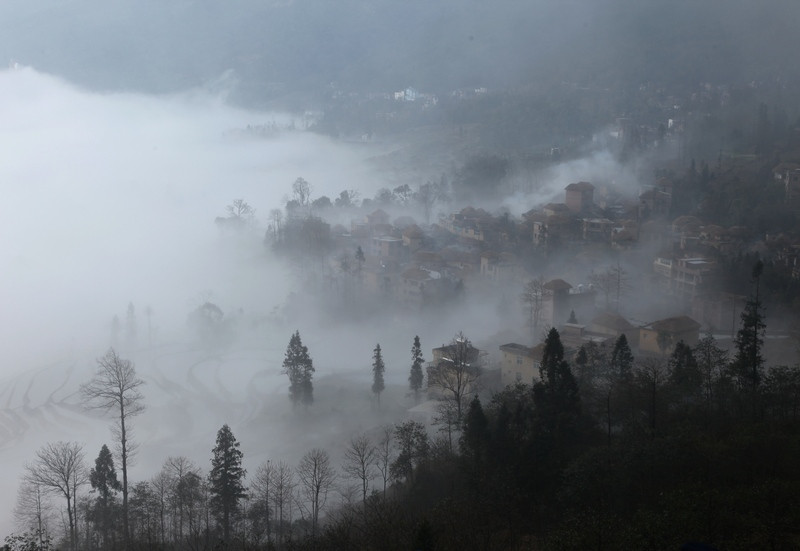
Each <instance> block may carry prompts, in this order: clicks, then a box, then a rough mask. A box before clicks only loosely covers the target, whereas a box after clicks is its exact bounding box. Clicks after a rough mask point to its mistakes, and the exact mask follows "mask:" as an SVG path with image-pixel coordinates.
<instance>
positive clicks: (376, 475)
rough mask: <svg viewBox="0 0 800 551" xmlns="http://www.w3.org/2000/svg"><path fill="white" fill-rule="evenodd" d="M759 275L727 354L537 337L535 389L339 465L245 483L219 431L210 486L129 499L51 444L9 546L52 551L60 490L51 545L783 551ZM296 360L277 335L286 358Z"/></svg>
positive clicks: (792, 377)
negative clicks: (572, 346) (61, 509)
mask: <svg viewBox="0 0 800 551" xmlns="http://www.w3.org/2000/svg"><path fill="white" fill-rule="evenodd" d="M762 268H763V267H762V266H761V264H756V266H755V268H754V270H753V273H752V276H753V277H754V281H755V289H754V292H753V294H752V295H751V298H750V299H749V300H748V302H747V305H746V307H745V309H744V311H743V312H742V314H741V320H742V325H741V328H740V330H739V332H738V334H737V335H736V339H735V347H734V349H732V350H731V351H730V353H728V352H726V351H725V350H723V349H722V348H721V347H720V346H718V344H717V342H716V341H715V339H714V337H713V336H712V335H710V334H709V335H706V336H705V337H704V338H702V339H701V340H700V341H699V342H698V343H697V344H696V345H695V346H694V347H690V346H688V345H686V344H685V343H684V342H683V341H679V342H670V341H669V339H668V337H667V336H666V334H665V335H664V336H663V338H662V337H661V336H659V339H658V341H659V342H658V344H659V349H660V350H661V353H660V354H650V355H645V354H644V353H641V355H640V356H638V357H634V355H633V354H632V352H631V348H630V346H629V344H628V341H627V338H626V336H625V335H624V334H623V335H621V336H620V337H619V338H617V339H616V341H615V343H614V345H613V346H611V347H606V346H603V345H598V344H595V343H589V344H585V345H583V346H582V347H581V348H580V349H578V350H568V349H565V347H564V346H563V344H562V342H561V338H560V335H559V333H558V331H557V330H555V329H550V330H549V332H548V333H547V337H546V339H545V343H544V350H543V355H542V360H541V363H540V368H539V377H538V380H537V381H536V382H534V384H533V385H524V384H516V385H512V386H509V387H506V388H505V389H503V390H501V391H498V392H494V393H492V394H489V395H487V394H484V395H482V396H479V395H478V394H474V395H472V396H471V397H470V396H464V394H465V393H466V392H468V390H467V391H465V392H462V393H461V394H460V395H459V398H462V397H463V404H464V405H463V411H462V410H461V408H459V414H458V415H457V416H456V421H455V423H453V422H452V421H453V419H452V418H448V419H447V420H446V421H443V420H442V418H441V417H440V418H439V419H437V420H434V425H433V427H428V426H426V425H425V424H423V423H421V422H419V421H415V420H405V421H400V422H398V423H397V424H396V425H394V426H389V425H387V426H383V427H375V428H373V429H371V430H369V431H367V432H365V433H362V434H356V435H343V436H344V438H343V440H345V441H346V444H345V445H344V448H345V449H344V453H343V454H342V460H341V463H340V465H338V466H337V465H335V464H334V460H333V458H332V457H333V455H332V454H336V455H338V451H340V450H333V451H332V452H331V451H329V450H324V449H319V448H315V449H312V450H309V451H308V453H306V454H305V455H304V456H303V457H302V458H301V459H300V461H299V462H298V464H297V465H294V466H293V465H290V464H288V463H286V462H271V461H265V462H263V463H261V464H260V465H259V466H258V467H257V468H256V469H255V470H254V471H253V472H250V473H248V472H247V471H246V470H245V469H244V468H243V453H242V452H241V451H239V443H238V441H237V440H236V438H235V437H234V435H233V432H232V431H231V429H230V427H228V426H227V425H225V426H223V427H222V428H221V429H220V430H219V432H218V434H217V442H216V446H215V447H214V448H213V450H212V456H211V463H210V467H211V468H210V469H209V471H208V473H207V474H205V473H204V472H203V469H201V468H200V467H199V466H198V465H197V464H195V463H194V462H192V461H191V460H189V459H187V458H186V457H170V458H168V459H167V460H166V461H165V462H164V465H163V468H162V470H161V471H160V472H159V473H157V474H155V475H154V476H153V477H152V478H150V479H149V480H145V481H140V482H135V483H132V484H131V489H130V496H129V500H128V502H127V506H123V503H122V501H121V499H120V496H119V494H120V491H121V489H122V485H121V484H120V482H119V479H118V476H117V474H116V470H115V466H114V458H113V456H112V454H111V453H110V452H109V449H108V448H107V447H106V446H103V448H102V449H101V450H100V453H99V455H98V456H97V459H96V460H95V462H94V467H93V468H91V469H90V470H89V469H83V468H81V467H80V465H81V463H82V461H83V452H82V450H81V449H80V447H79V446H76V445H74V444H69V443H64V442H59V443H57V444H51V445H48V446H47V447H45V448H43V449H42V450H41V451H40V452H39V454H38V455H37V461H36V462H34V463H32V464H31V465H30V466H29V467H28V474H27V475H26V476H25V478H24V481H23V485H22V487H21V489H20V499H19V501H18V506H17V514H18V520H19V521H20V525H24V526H25V527H26V528H27V529H28V530H29V531H28V532H24V533H20V534H18V535H15V536H10V537H9V538H7V540H6V544H7V546H8V549H12V550H21V549H30V550H34V549H46V548H49V547H50V546H51V545H52V544H51V543H50V540H49V538H50V537H57V534H59V533H61V532H60V531H59V523H58V520H57V515H53V512H54V511H53V509H52V507H53V505H52V503H50V502H48V500H47V499H43V493H42V492H47V491H50V492H52V491H54V490H55V491H56V493H57V494H58V496H59V497H60V498H66V499H67V504H68V505H67V506H68V511H69V519H70V529H69V532H66V531H64V532H63V533H65V534H67V535H65V536H64V539H63V540H59V541H56V542H53V544H57V545H58V546H59V547H64V548H72V549H87V550H101V549H102V550H106V549H111V550H113V549H197V550H200V549H212V548H224V547H231V548H232V547H239V548H252V549H398V550H401V549H431V550H433V549H447V550H449V549H498V550H500V549H590V548H591V549H679V548H681V546H682V545H684V544H686V543H687V542H703V543H704V544H706V545H710V546H713V547H712V548H718V549H796V548H798V547H799V546H800V533H798V528H797V527H798V526H800V509H798V507H797V501H796V495H797V493H798V490H800V473H799V472H798V470H797V468H796V466H797V459H798V457H800V440H798V429H799V428H800V423H799V422H800V368H798V367H797V366H794V367H789V366H766V365H765V361H764V359H763V356H762V348H763V344H764V341H763V339H764V330H765V324H764V317H763V309H762V307H761V303H760V298H759V289H758V285H759V283H760V278H761V277H762ZM292 338H293V340H297V341H298V343H299V335H298V334H297V333H296V334H295V335H294V336H293V337H292ZM453 342H454V343H464V349H465V350H467V349H468V348H469V346H470V345H469V341H468V340H467V339H466V338H460V339H456V340H454V341H453ZM298 347H302V345H301V344H298V345H297V346H295V347H294V348H298ZM418 348H419V346H418V340H417V339H415V344H414V347H413V348H412V359H413V362H410V363H411V371H410V373H411V376H410V377H409V381H410V388H411V390H412V391H417V390H418V389H419V378H420V377H419V375H418V373H417V371H416V370H415V368H418ZM379 352H380V347H379V346H376V350H375V352H374V364H373V372H374V373H378V372H380V373H381V376H382V370H381V368H382V362H381V361H379V359H380V353H379ZM296 355H297V354H295V353H294V349H293V346H292V343H290V346H289V348H287V359H286V363H285V365H291V364H292V362H293V358H295V356H296ZM306 355H307V353H306ZM466 358H467V357H466V356H465V359H464V362H465V363H463V365H464V366H468V364H467V363H466V362H467V359H466ZM295 363H296V362H295ZM308 363H309V364H310V360H308ZM453 363H454V364H457V363H458V362H457V361H456V359H455V357H454V360H453ZM376 366H377V367H376ZM287 369H288V368H287ZM287 373H290V371H287ZM452 373H455V371H454V372H452ZM472 375H475V373H472ZM378 380H380V382H381V384H380V385H379V386H380V387H381V388H380V389H377V390H376V386H375V384H376V383H375V381H378ZM473 380H474V379H473ZM440 384H441V385H442V388H445V386H444V384H445V383H440ZM382 388H383V387H382V378H380V379H379V378H375V379H374V380H373V392H375V393H376V394H377V393H378V392H379V390H382ZM429 388H430V386H429ZM474 388H478V386H477V385H475V386H474ZM462 390H464V389H462ZM446 394H447V393H446V392H445V395H446ZM443 399H444V400H445V403H446V402H447V398H446V396H445V397H444V398H443ZM467 401H469V403H468V405H467ZM451 402H452V400H451ZM459 403H461V402H459ZM451 405H452V404H451ZM444 409H446V408H443V411H444ZM451 409H452V408H451ZM302 411H303V410H299V409H298V410H296V413H298V414H301V415H302ZM437 425H438V429H439V430H438V432H436V431H435V430H434V429H435V428H436V427H437ZM453 425H456V426H455V428H453ZM348 438H349V440H347V439H348ZM67 460H69V461H67ZM53 475H55V478H56V479H58V478H59V477H61V478H60V480H61V482H59V481H58V480H55V482H54V476H53ZM86 486H91V488H92V490H91V492H89V493H88V494H87V493H86V492H84V491H82V490H81V491H79V490H80V488H81V487H86ZM48 507H49V508H50V509H48ZM126 532H127V536H126Z"/></svg>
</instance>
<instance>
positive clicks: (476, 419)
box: [460, 395, 489, 467]
mask: <svg viewBox="0 0 800 551" xmlns="http://www.w3.org/2000/svg"><path fill="white" fill-rule="evenodd" d="M460 444H461V453H462V455H464V456H465V457H471V458H472V459H473V461H474V464H475V466H476V467H480V466H481V465H482V464H483V462H484V461H485V460H486V456H487V453H488V446H489V421H488V420H487V419H486V414H484V412H483V407H482V406H481V401H480V399H478V396H477V395H475V397H474V398H473V399H472V402H470V404H469V409H468V410H467V415H466V416H465V417H464V431H463V432H462V433H461V442H460Z"/></svg>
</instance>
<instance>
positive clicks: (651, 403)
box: [635, 358, 669, 435]
mask: <svg viewBox="0 0 800 551" xmlns="http://www.w3.org/2000/svg"><path fill="white" fill-rule="evenodd" d="M635 375H636V378H637V379H638V381H639V385H640V387H641V388H642V390H644V391H645V392H646V393H647V394H649V396H648V404H647V409H648V411H647V417H648V419H649V421H650V432H651V434H653V435H655V434H656V417H657V414H658V409H659V408H658V406H659V400H658V398H659V391H660V390H661V388H662V387H663V386H664V385H665V384H666V382H667V380H668V379H669V365H668V364H667V362H666V361H665V360H664V359H663V358H642V359H641V360H639V362H638V365H637V366H636V372H635Z"/></svg>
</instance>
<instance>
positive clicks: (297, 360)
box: [283, 331, 314, 407]
mask: <svg viewBox="0 0 800 551" xmlns="http://www.w3.org/2000/svg"><path fill="white" fill-rule="evenodd" d="M283 373H284V374H286V375H288V376H289V398H290V399H291V400H292V405H293V406H297V405H298V404H303V405H304V406H306V407H308V406H310V405H311V404H313V403H314V384H313V382H312V378H313V376H314V364H313V362H312V360H311V357H310V356H309V355H308V348H307V347H306V346H304V345H303V341H302V340H301V339H300V331H295V332H294V334H293V335H292V337H291V339H289V346H288V347H287V348H286V357H285V358H284V360H283Z"/></svg>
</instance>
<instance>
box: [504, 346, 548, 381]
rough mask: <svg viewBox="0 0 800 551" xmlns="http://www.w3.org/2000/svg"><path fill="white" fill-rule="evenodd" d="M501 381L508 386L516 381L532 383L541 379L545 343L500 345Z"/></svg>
mask: <svg viewBox="0 0 800 551" xmlns="http://www.w3.org/2000/svg"><path fill="white" fill-rule="evenodd" d="M500 352H501V353H502V359H501V364H500V383H501V384H502V385H503V386H508V385H511V384H514V383H525V384H528V385H531V384H533V383H535V382H536V381H538V380H539V366H540V365H541V363H542V352H544V343H540V344H538V345H536V346H534V347H533V348H531V347H529V346H525V345H522V344H517V343H515V342H511V343H508V344H504V345H502V346H501V347H500Z"/></svg>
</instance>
